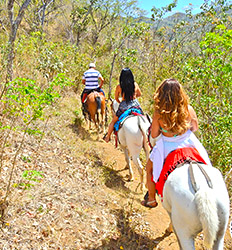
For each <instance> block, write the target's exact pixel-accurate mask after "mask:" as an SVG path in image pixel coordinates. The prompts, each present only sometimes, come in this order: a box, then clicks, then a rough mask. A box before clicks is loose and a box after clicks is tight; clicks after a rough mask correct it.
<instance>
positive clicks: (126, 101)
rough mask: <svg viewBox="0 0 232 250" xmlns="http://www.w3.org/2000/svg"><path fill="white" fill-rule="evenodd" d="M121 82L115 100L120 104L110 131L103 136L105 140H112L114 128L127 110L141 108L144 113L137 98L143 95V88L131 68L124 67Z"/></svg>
mask: <svg viewBox="0 0 232 250" xmlns="http://www.w3.org/2000/svg"><path fill="white" fill-rule="evenodd" d="M119 82H120V84H119V85H117V87H116V90H115V100H116V101H117V102H118V103H120V104H119V107H118V110H117V112H116V114H114V116H113V119H112V121H111V123H110V125H109V128H108V132H107V134H106V135H105V136H104V138H103V139H104V140H105V142H109V141H110V136H111V134H112V132H113V130H114V125H115V123H116V122H117V121H118V119H119V117H120V116H121V115H122V114H123V113H124V112H125V111H126V110H128V109H131V108H136V109H138V110H140V112H141V114H143V111H142V109H141V107H140V104H139V102H138V100H137V99H136V98H137V97H139V96H141V90H140V88H139V85H138V84H137V83H136V82H135V81H134V76H133V74H132V72H131V70H130V69H129V68H124V69H122V71H121V74H120V77H119ZM120 97H121V98H122V101H120Z"/></svg>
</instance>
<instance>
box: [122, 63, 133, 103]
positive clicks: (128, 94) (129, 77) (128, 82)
mask: <svg viewBox="0 0 232 250" xmlns="http://www.w3.org/2000/svg"><path fill="white" fill-rule="evenodd" d="M119 82H120V87H121V90H122V96H124V98H125V100H126V102H129V101H130V100H133V96H134V93H135V82H134V76H133V74H132V72H131V70H130V69H129V68H124V69H123V70H122V71H121V74H120V77H119Z"/></svg>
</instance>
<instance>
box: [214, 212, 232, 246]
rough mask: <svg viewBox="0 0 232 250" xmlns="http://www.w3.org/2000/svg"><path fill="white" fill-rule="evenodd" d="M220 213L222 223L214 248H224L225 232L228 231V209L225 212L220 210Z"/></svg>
mask: <svg viewBox="0 0 232 250" xmlns="http://www.w3.org/2000/svg"><path fill="white" fill-rule="evenodd" d="M218 214H220V215H219V217H220V218H219V220H220V224H219V229H218V232H217V238H216V240H215V241H214V245H213V250H223V246H224V237H225V233H226V228H227V224H228V219H227V218H228V216H229V215H228V216H225V215H226V211H224V212H220V211H219V212H218Z"/></svg>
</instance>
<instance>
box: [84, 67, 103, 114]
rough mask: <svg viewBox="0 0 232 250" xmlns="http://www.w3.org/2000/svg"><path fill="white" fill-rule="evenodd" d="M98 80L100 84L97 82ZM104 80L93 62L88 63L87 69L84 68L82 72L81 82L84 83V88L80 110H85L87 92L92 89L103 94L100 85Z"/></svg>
mask: <svg viewBox="0 0 232 250" xmlns="http://www.w3.org/2000/svg"><path fill="white" fill-rule="evenodd" d="M99 80H100V84H99ZM103 82H104V78H103V77H102V75H101V73H100V72H99V71H97V70H96V65H95V63H90V64H89V69H88V70H86V71H85V72H84V74H83V78H82V84H84V85H85V88H84V90H83V92H82V94H81V102H82V111H83V113H84V112H86V111H87V108H86V105H85V101H86V97H87V95H88V94H90V93H91V92H93V91H97V92H101V93H103V95H104V96H105V93H104V91H103V90H102V85H103Z"/></svg>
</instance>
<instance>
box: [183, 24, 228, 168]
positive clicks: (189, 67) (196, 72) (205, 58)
mask: <svg viewBox="0 0 232 250" xmlns="http://www.w3.org/2000/svg"><path fill="white" fill-rule="evenodd" d="M231 48H232V30H229V29H226V27H225V26H223V25H219V26H217V28H216V29H215V32H209V33H207V34H206V35H205V37H203V39H202V41H201V43H200V50H201V52H200V55H199V56H198V57H194V58H191V59H190V60H189V61H188V62H186V65H185V69H184V71H185V78H184V81H185V82H190V83H191V84H190V86H189V88H191V89H190V91H191V101H192V103H193V105H194V106H195V108H196V110H197V113H198V114H199V116H200V126H201V130H202V133H201V139H202V141H203V144H204V145H205V146H206V148H207V149H208V151H209V153H210V156H211V160H212V162H213V164H214V165H215V166H218V167H220V168H221V169H222V170H223V171H228V170H229V169H230V167H231V165H232V162H231V160H232V159H231V149H232V148H231V139H232V138H231V134H232V127H231V119H232V103H231V87H232V53H231V52H232V50H231Z"/></svg>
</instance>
